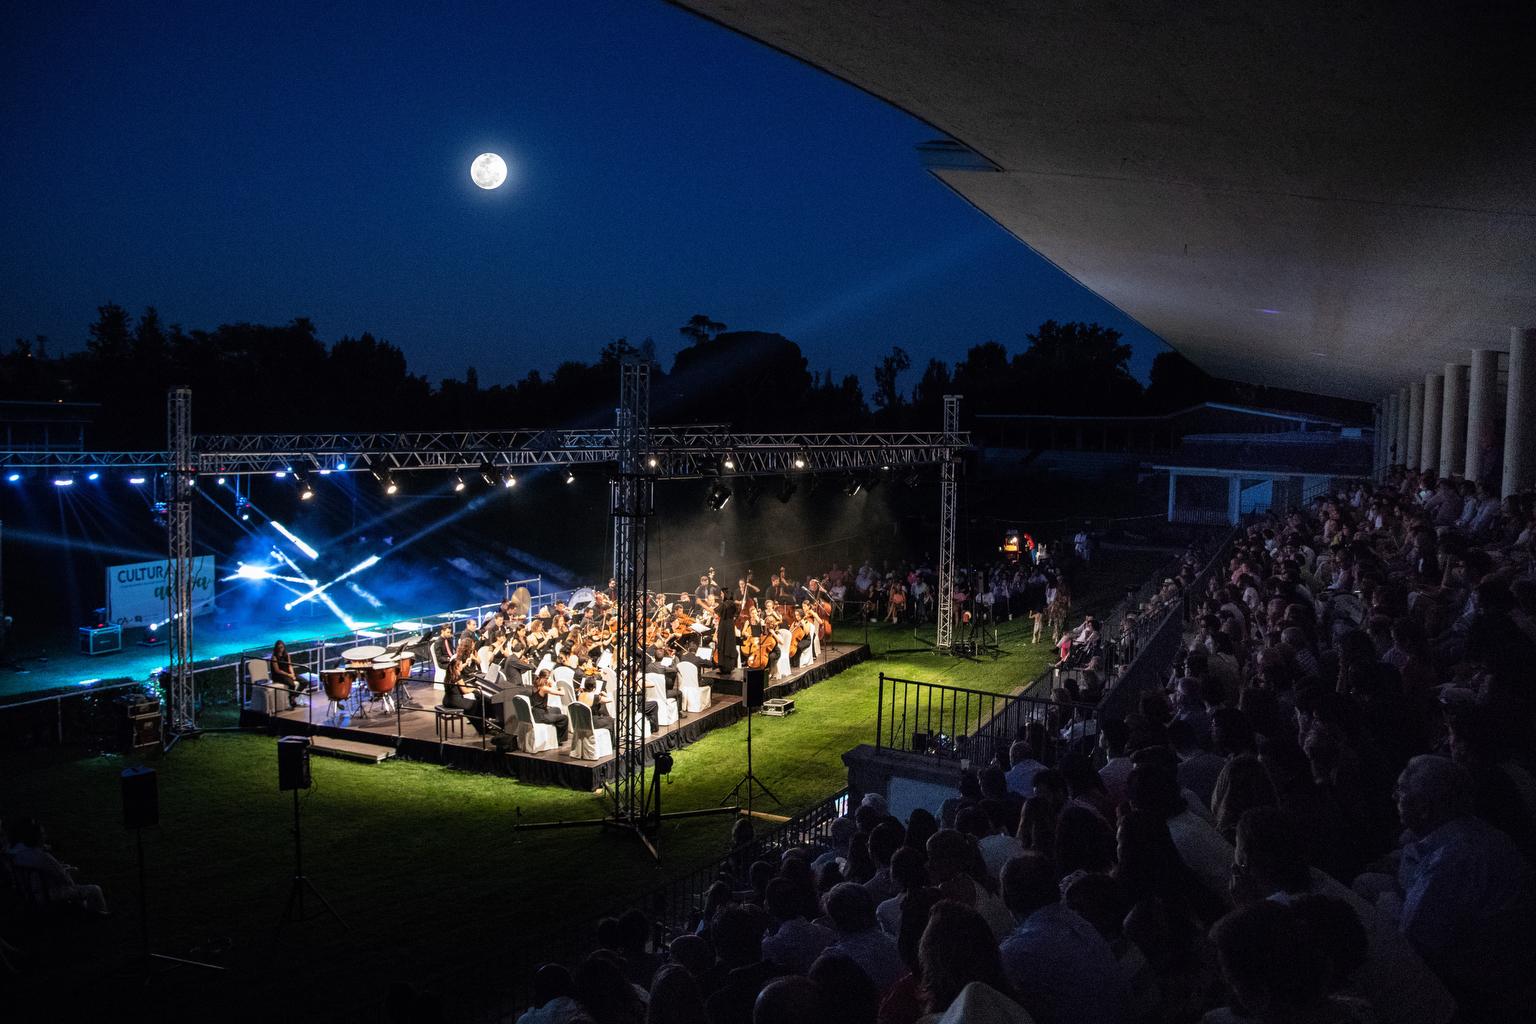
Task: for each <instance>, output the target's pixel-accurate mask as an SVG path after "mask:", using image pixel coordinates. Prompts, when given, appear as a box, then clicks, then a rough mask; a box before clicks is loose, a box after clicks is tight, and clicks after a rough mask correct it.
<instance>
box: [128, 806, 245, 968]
mask: <svg viewBox="0 0 1536 1024" xmlns="http://www.w3.org/2000/svg"><path fill="white" fill-rule="evenodd" d="M134 833H135V838H136V842H137V846H138V856H139V943H140V946H141V949H140V952H139V964H140V967H141V968H142V970H143V971H144V984H145V985H148V984H149V983H150V982H151V981H153V980H154V979H155V976H156V974H159V973H164V971H174V970H175V969H176V968H178V967H201V968H203V969H205V970H209V971H222V970H224V968H223V967H221V966H219V965H218V964H210V963H204V962H203V961H202V960H192V959H189V958H187V957H181V956H170V955H169V954H166V953H156V952H155V951H154V950H152V949H150V948H149V886H148V884H147V883H146V881H145V871H144V829H143V828H142V827H140V828H136V829H134ZM161 965H165V966H164V971H157V970H156V968H157V967H159V966H161Z"/></svg>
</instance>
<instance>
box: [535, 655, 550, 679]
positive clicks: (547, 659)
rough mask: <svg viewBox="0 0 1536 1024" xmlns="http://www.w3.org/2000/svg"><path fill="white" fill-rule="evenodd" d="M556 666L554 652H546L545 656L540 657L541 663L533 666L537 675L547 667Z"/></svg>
mask: <svg viewBox="0 0 1536 1024" xmlns="http://www.w3.org/2000/svg"><path fill="white" fill-rule="evenodd" d="M554 667H555V656H554V655H553V654H545V655H544V657H542V658H540V659H539V663H538V664H537V665H535V666H534V667H533V671H534V674H535V675H537V674H538V673H540V672H543V671H545V670H547V669H552V668H554Z"/></svg>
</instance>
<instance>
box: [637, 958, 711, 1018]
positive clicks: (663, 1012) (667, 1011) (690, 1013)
mask: <svg viewBox="0 0 1536 1024" xmlns="http://www.w3.org/2000/svg"><path fill="white" fill-rule="evenodd" d="M650 992H651V998H650V1002H649V1003H648V1004H647V1005H646V1009H645V1024H706V1021H707V1020H708V1017H707V1016H706V1014H705V1011H704V997H703V995H702V994H701V993H700V991H699V983H698V981H697V980H695V979H694V976H693V974H692V972H690V971H689V970H688V969H687V968H685V967H683V966H682V965H681V964H667V965H666V966H664V967H662V968H661V970H659V971H657V972H656V977H655V980H654V981H652V982H651V984H650Z"/></svg>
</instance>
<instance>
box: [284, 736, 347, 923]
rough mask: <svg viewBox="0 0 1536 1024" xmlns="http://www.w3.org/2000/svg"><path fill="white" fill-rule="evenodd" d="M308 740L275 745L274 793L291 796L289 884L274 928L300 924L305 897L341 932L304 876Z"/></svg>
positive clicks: (337, 916) (296, 738)
mask: <svg viewBox="0 0 1536 1024" xmlns="http://www.w3.org/2000/svg"><path fill="white" fill-rule="evenodd" d="M309 787H310V776H309V737H307V736H284V737H283V738H282V739H280V740H278V741H277V789H278V792H280V793H287V792H292V793H293V881H292V882H290V883H289V886H288V902H287V905H286V906H284V907H283V916H282V919H281V920H279V921H278V923H277V927H278V930H279V931H281V930H282V928H283V926H284V925H286V924H288V923H289V922H290V921H304V920H306V914H305V911H304V896H305V894H306V893H307V894H309V895H311V896H313V897H314V898H315V899H317V900H319V901H320V905H321V906H322V907H324V908H325V912H326V913H328V914H330V915H331V916H332V917H334V918H335V919H336V921H337V923H338V924H340V925H341V926H342V927H343V928H346V927H348V925H347V922H346V921H344V920H343V919H342V916H341V915H340V914H338V913H336V908H335V907H333V906H331V903H330V901H329V900H327V899H326V898H325V896H324V895H323V894H322V893H321V892H320V890H319V889H316V888H315V883H313V882H311V881H310V880H309V879H308V878H307V877H305V875H304V833H303V830H302V828H301V825H300V820H301V819H300V817H299V793H300V792H302V791H304V790H307V789H309Z"/></svg>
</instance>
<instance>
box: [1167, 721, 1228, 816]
mask: <svg viewBox="0 0 1536 1024" xmlns="http://www.w3.org/2000/svg"><path fill="white" fill-rule="evenodd" d="M1168 743H1169V745H1170V746H1172V747H1173V752H1174V753H1175V754H1177V755H1179V769H1178V779H1179V786H1180V787H1181V788H1183V789H1187V790H1189V791H1190V792H1192V793H1194V794H1195V795H1196V796H1197V797H1199V798H1200V802H1201V803H1203V804H1205V806H1206V807H1208V808H1211V809H1212V810H1213V811H1214V810H1215V805H1214V804H1213V803H1212V802H1211V795H1212V794H1213V793H1214V792H1215V790H1216V780H1217V779H1218V778H1220V777H1221V770H1222V768H1224V767H1225V766H1226V763H1227V762H1226V759H1225V758H1224V757H1222V756H1221V755H1220V754H1213V753H1211V752H1210V751H1209V750H1204V749H1202V748H1201V746H1200V744H1199V742H1198V741H1197V740H1196V739H1195V731H1194V729H1193V728H1191V726H1190V724H1189V723H1188V722H1183V721H1174V722H1173V723H1172V724H1171V725H1169V726H1168Z"/></svg>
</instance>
